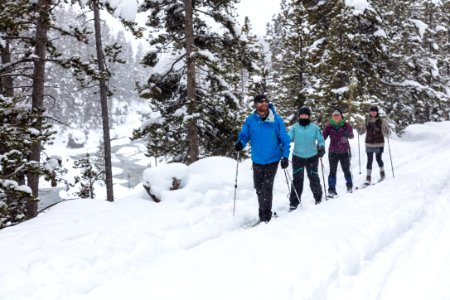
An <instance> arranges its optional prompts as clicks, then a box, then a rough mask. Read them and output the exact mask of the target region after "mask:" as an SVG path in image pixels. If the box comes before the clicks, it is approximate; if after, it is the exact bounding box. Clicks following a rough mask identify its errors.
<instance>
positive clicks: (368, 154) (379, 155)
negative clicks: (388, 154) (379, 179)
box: [367, 148, 384, 170]
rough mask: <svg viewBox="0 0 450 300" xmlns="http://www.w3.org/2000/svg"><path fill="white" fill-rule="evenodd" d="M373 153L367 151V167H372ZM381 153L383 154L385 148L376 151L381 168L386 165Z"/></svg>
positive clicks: (376, 157)
mask: <svg viewBox="0 0 450 300" xmlns="http://www.w3.org/2000/svg"><path fill="white" fill-rule="evenodd" d="M373 154H374V152H367V169H370V170H371V169H372V162H373ZM381 155H383V148H381V150H380V151H379V152H378V153H375V159H376V160H377V163H378V166H379V167H380V168H382V167H384V163H383V160H382V159H381Z"/></svg>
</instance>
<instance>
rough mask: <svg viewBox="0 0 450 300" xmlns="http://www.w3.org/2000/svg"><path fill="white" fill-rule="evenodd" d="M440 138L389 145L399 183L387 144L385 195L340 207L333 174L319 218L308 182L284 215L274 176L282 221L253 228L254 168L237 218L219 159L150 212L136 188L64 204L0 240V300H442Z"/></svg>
mask: <svg viewBox="0 0 450 300" xmlns="http://www.w3.org/2000/svg"><path fill="white" fill-rule="evenodd" d="M449 132H450V122H444V123H427V124H424V125H414V126H410V127H409V128H408V129H407V131H406V133H405V134H404V136H402V137H401V138H398V137H391V139H390V147H391V152H392V158H393V165H394V171H395V178H393V176H392V172H391V165H390V160H389V151H388V147H387V145H386V151H385V153H384V155H383V158H384V161H385V165H386V171H387V175H388V176H387V179H386V180H385V181H384V182H382V183H379V184H376V185H373V186H370V187H368V188H366V189H361V190H358V191H355V192H354V193H353V194H345V192H344V191H345V185H344V180H343V174H342V172H341V171H340V169H339V170H338V172H339V173H338V193H340V197H339V198H337V199H332V200H329V201H327V202H324V203H322V204H320V205H318V206H315V205H314V204H313V202H314V201H313V198H312V194H311V192H310V191H309V183H308V180H307V179H306V181H305V192H304V194H303V197H302V199H303V200H302V204H303V207H302V209H299V210H297V211H294V212H292V213H288V212H287V209H288V200H287V191H288V188H287V184H286V179H285V175H284V173H283V171H282V170H281V169H280V170H279V171H278V174H277V177H276V181H275V189H274V210H276V211H277V212H278V214H279V215H280V217H279V218H277V219H273V220H272V221H271V222H270V223H268V224H261V225H259V226H257V227H254V228H246V227H247V226H248V225H249V224H251V223H252V222H254V221H256V219H257V200H256V194H255V192H254V190H253V187H252V171H251V169H250V167H251V164H250V162H249V161H244V162H242V163H240V164H239V173H238V188H237V197H236V214H235V216H233V214H232V211H233V198H234V182H235V175H236V161H234V160H232V159H229V158H223V157H213V158H207V159H204V160H201V161H199V162H197V163H195V164H193V165H191V166H189V167H188V168H187V170H185V171H186V172H185V174H184V177H183V182H182V189H180V190H176V191H162V192H161V197H162V202H160V203H155V202H152V201H151V200H149V199H150V197H149V196H148V195H147V194H146V193H145V191H144V190H143V188H142V185H140V184H139V185H137V186H136V187H135V188H134V189H132V190H129V189H126V188H124V187H123V186H122V187H121V186H120V185H116V187H117V189H116V190H115V195H116V197H117V198H118V199H117V200H116V201H115V202H113V203H109V202H106V201H102V200H90V199H86V200H73V201H67V202H63V203H60V204H58V205H56V206H54V207H52V208H51V209H50V210H49V211H48V212H46V213H43V214H41V215H40V216H39V217H37V218H35V219H33V220H30V221H28V222H25V223H22V224H20V225H17V226H14V227H9V228H6V229H3V230H1V231H0V244H1V247H0V266H1V267H0V299H2V300H22V299H33V300H40V299H42V300H52V299H55V300H56V299H57V300H62V299H64V300H65V299H77V300H78V299H83V300H84V299H96V300H98V299H109V300H112V299H133V300H135V299H143V300H144V299H145V300H148V299H155V300H164V299H170V300H175V299H176V300H178V299H189V300H191V299H192V300H194V299H195V300H203V299H205V300H211V299H214V300H220V299H227V300H229V299H270V300H274V299H277V300H278V299H281V300H284V299H333V300H334V299H345V300H349V299H350V300H353V299H355V300H364V299H382V300H387V299H396V300H398V299H427V300H448V299H450V197H449V195H450V184H449V179H450V164H449V163H448V161H449V159H450V152H449V149H450V134H448V133H449ZM357 141H358V140H357V139H356V138H355V139H354V140H352V145H353V159H352V170H353V175H354V178H355V181H356V185H360V184H361V183H362V182H363V178H364V176H365V174H364V173H365V172H364V169H365V162H366V158H365V152H364V147H363V139H362V140H361V146H362V147H361V159H362V162H361V167H362V171H363V172H362V173H363V174H361V175H360V174H359V164H358V143H357ZM124 146H125V145H124ZM118 154H121V155H135V154H136V152H135V151H134V150H133V149H130V148H124V149H122V150H121V152H120V153H118ZM323 161H324V164H325V169H326V170H325V173H326V174H325V175H327V168H328V163H327V156H325V158H324V160H323ZM289 170H290V169H289ZM373 173H374V175H375V176H374V177H377V176H376V175H377V174H378V168H377V166H376V163H375V165H374V172H373ZM320 175H321V174H320ZM99 198H101V197H99Z"/></svg>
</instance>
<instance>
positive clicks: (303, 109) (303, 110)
mask: <svg viewBox="0 0 450 300" xmlns="http://www.w3.org/2000/svg"><path fill="white" fill-rule="evenodd" d="M303 114H306V115H308V116H310V117H311V109H310V108H309V107H308V106H302V107H300V109H299V110H298V114H297V115H298V116H300V115H303Z"/></svg>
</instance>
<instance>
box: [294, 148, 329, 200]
mask: <svg viewBox="0 0 450 300" xmlns="http://www.w3.org/2000/svg"><path fill="white" fill-rule="evenodd" d="M305 167H306V173H307V174H308V179H309V186H310V187H311V191H312V193H313V195H314V199H315V200H316V203H319V202H320V201H321V199H322V187H321V186H320V178H319V172H318V167H319V157H318V156H317V155H316V156H313V157H310V158H301V157H298V156H295V155H293V156H292V171H293V173H294V180H293V181H294V185H293V187H292V188H291V195H290V197H289V202H290V204H291V206H295V207H297V206H298V205H299V203H300V201H301V196H302V192H303V178H304V177H305V175H304V174H305V172H304V169H305ZM294 189H295V191H297V194H298V197H299V198H300V199H297V195H296V193H295V191H294Z"/></svg>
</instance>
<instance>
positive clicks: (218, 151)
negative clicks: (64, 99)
mask: <svg viewBox="0 0 450 300" xmlns="http://www.w3.org/2000/svg"><path fill="white" fill-rule="evenodd" d="M234 2H235V1H232V0H225V1H204V0H202V1H195V2H194V3H193V5H194V7H193V16H194V17H193V23H194V45H193V46H194V50H193V51H194V52H193V53H192V55H191V56H190V57H186V35H185V31H184V26H185V20H184V18H185V17H184V16H185V11H184V10H185V7H184V5H183V3H182V2H179V1H175V0H163V1H158V2H155V1H144V3H143V4H142V6H141V10H142V11H147V12H149V13H150V14H149V18H148V21H147V25H148V26H149V27H151V28H152V29H153V35H152V36H151V39H150V44H151V45H152V46H153V47H154V50H153V51H151V52H149V53H148V54H147V55H146V57H145V58H144V60H143V63H144V64H145V65H147V66H148V67H154V68H155V70H156V72H155V73H153V74H152V75H151V76H150V78H149V79H148V82H147V83H146V84H145V85H143V86H141V87H140V90H141V96H142V97H144V98H148V99H151V100H152V101H151V105H152V108H153V109H154V110H155V111H157V112H158V113H159V116H158V117H157V118H153V119H151V120H148V122H146V123H145V124H144V126H143V127H142V128H141V129H138V130H135V131H134V134H133V138H134V139H136V138H141V137H144V136H148V139H149V142H148V155H150V156H156V157H159V156H166V155H169V156H171V157H172V158H173V159H174V160H175V161H182V162H188V161H189V160H190V158H189V157H188V153H189V140H188V132H187V128H188V126H187V124H188V122H190V121H191V120H192V119H193V120H195V121H196V126H197V128H198V131H199V148H200V156H207V155H208V156H209V155H224V156H231V157H233V156H234V155H235V151H234V148H233V147H234V142H235V140H236V137H237V130H238V129H237V127H238V124H239V125H240V124H241V123H242V113H241V106H240V100H239V95H241V94H242V93H241V92H240V91H239V90H238V89H237V88H236V87H238V86H239V81H240V75H239V74H240V70H241V69H246V70H248V71H249V72H251V71H252V68H253V63H252V60H253V58H252V57H257V55H258V52H257V51H256V50H253V51H252V49H251V48H249V47H248V45H249V44H250V42H249V39H248V38H247V37H246V36H245V33H242V32H243V31H241V29H240V28H239V27H238V26H237V25H236V23H235V21H234V15H233V10H234V6H233V5H234ZM211 21H212V22H214V23H215V24H217V25H218V26H220V27H221V29H220V32H218V31H212V30H211V27H210V25H209V24H210V23H211ZM188 60H193V61H194V63H195V67H196V74H195V76H196V78H195V79H196V83H197V85H196V90H195V95H196V103H197V106H196V107H195V108H194V111H192V107H189V105H188V101H187V100H188V99H187V82H186V79H187V62H188Z"/></svg>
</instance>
